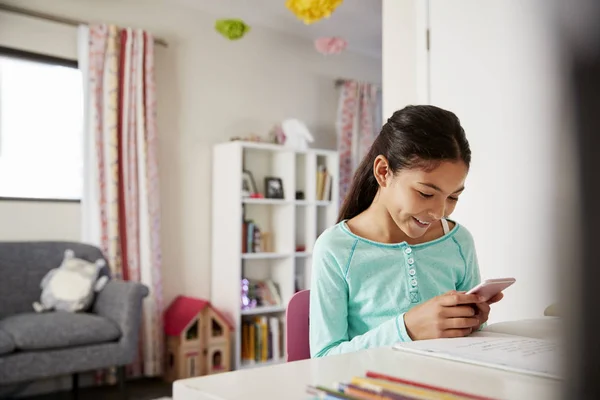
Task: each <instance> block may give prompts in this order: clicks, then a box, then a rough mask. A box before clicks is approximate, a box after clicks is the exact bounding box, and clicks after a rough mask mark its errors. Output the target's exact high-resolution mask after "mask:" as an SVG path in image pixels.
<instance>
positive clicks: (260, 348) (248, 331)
mask: <svg viewBox="0 0 600 400" xmlns="http://www.w3.org/2000/svg"><path fill="white" fill-rule="evenodd" d="M283 332H284V327H283V320H282V319H281V318H280V317H275V316H271V317H269V316H266V315H261V316H256V317H253V318H250V319H246V320H244V321H242V357H241V359H242V362H245V363H255V362H257V363H260V362H267V361H272V360H273V361H279V360H280V359H281V358H282V357H283V354H284V349H283Z"/></svg>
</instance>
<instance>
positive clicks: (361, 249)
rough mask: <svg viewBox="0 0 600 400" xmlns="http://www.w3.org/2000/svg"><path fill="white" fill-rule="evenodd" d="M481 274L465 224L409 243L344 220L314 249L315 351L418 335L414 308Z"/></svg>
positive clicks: (312, 309)
mask: <svg viewBox="0 0 600 400" xmlns="http://www.w3.org/2000/svg"><path fill="white" fill-rule="evenodd" d="M480 280H481V278H480V272H479V266H478V263H477V255H476V252H475V246H474V243H473V238H472V236H471V234H470V233H469V231H468V230H467V229H466V228H465V227H463V226H461V225H459V224H455V226H454V228H452V229H451V230H450V231H449V232H447V233H445V234H444V236H442V237H440V238H438V239H436V240H433V241H430V242H426V243H421V244H417V245H408V244H407V243H406V242H401V243H394V244H387V243H379V242H374V241H371V240H368V239H365V238H362V237H359V236H357V235H355V234H354V233H352V232H351V231H350V229H349V228H348V226H347V225H346V222H345V221H342V222H340V223H338V224H336V225H334V226H332V227H330V228H328V229H327V230H325V231H324V232H323V233H322V234H321V235H320V236H319V237H318V239H317V241H316V242H315V246H314V249H313V261H312V272H311V288H310V353H311V357H312V358H315V357H322V356H326V355H332V354H341V353H347V352H352V351H356V350H362V349H367V348H371V347H381V346H391V345H393V344H394V343H397V342H402V341H411V338H410V336H409V335H408V333H407V331H406V326H405V325H404V314H405V313H406V312H407V311H408V310H409V309H411V308H412V307H414V306H416V305H418V304H420V303H422V302H424V301H427V300H429V299H431V298H433V297H435V296H438V295H440V294H443V293H446V292H448V291H449V290H458V291H467V290H469V289H471V288H472V287H474V286H475V285H477V284H478V283H479V282H480Z"/></svg>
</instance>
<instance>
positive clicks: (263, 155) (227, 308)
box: [211, 141, 339, 369]
mask: <svg viewBox="0 0 600 400" xmlns="http://www.w3.org/2000/svg"><path fill="white" fill-rule="evenodd" d="M212 164H213V171H212V221H211V224H212V274H211V302H212V303H213V304H214V306H215V307H217V308H218V309H219V310H221V311H222V312H224V313H225V314H227V315H229V316H230V317H231V319H232V320H233V323H234V328H235V329H234V330H235V337H234V349H233V351H232V355H233V364H232V365H233V367H234V368H235V369H241V368H251V367H253V366H257V365H270V364H273V363H278V362H282V361H283V356H284V354H283V353H282V354H281V357H280V358H279V359H269V360H268V361H266V362H252V361H247V360H246V361H244V360H242V357H241V356H242V354H241V349H242V333H241V330H242V322H243V320H244V319H247V318H256V317H257V316H262V315H266V316H268V317H272V316H275V317H279V318H281V319H282V320H285V319H284V316H285V309H286V306H287V303H288V301H289V299H290V298H291V297H292V295H293V294H294V293H295V292H296V289H299V290H302V289H308V288H309V285H310V268H311V261H312V259H311V256H312V248H313V245H314V243H315V240H316V239H317V237H318V236H319V235H320V234H321V232H323V231H324V230H325V229H326V228H328V227H330V226H332V225H334V224H335V222H336V219H337V213H338V196H339V194H338V182H339V181H338V179H339V173H338V165H339V159H338V153H337V152H335V151H331V150H320V149H308V150H306V151H296V150H293V149H288V148H285V147H284V146H279V145H274V144H262V143H252V142H241V141H235V142H228V143H222V144H217V145H215V146H214V149H213V163H212ZM320 165H323V166H325V167H326V169H327V172H328V173H329V174H330V175H331V177H332V184H331V196H330V197H329V198H328V199H325V200H320V199H317V171H318V168H319V166H320ZM243 170H249V171H250V172H251V173H252V175H253V177H254V181H255V183H256V186H257V189H258V191H259V192H260V193H262V194H265V191H264V189H265V187H264V178H265V177H267V176H271V177H279V178H281V179H282V183H283V191H284V198H283V199H269V198H258V199H255V198H243V197H242V171H243ZM298 190H301V191H303V192H304V199H301V200H297V199H296V191H298ZM244 217H245V218H246V219H247V220H252V221H254V222H255V223H256V224H257V225H258V226H259V228H260V229H261V231H262V232H269V233H270V236H271V243H272V249H270V250H271V251H269V252H255V253H248V252H247V253H243V252H242V230H243V228H242V221H243V218H244ZM299 245H303V246H304V248H303V249H298V246H299ZM242 278H248V279H258V280H263V279H271V280H272V281H273V282H275V283H276V284H277V285H278V286H279V292H280V296H281V303H280V304H278V305H266V306H262V307H257V308H253V309H249V310H242V288H241V280H242ZM282 329H284V330H285V326H284V325H283V328H282ZM283 338H285V335H283ZM283 348H284V349H285V344H284V346H283Z"/></svg>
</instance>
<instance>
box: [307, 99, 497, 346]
mask: <svg viewBox="0 0 600 400" xmlns="http://www.w3.org/2000/svg"><path fill="white" fill-rule="evenodd" d="M470 161H471V150H470V148H469V143H468V142H467V139H466V137H465V133H464V130H463V128H462V127H461V125H460V121H459V120H458V118H457V117H456V116H455V115H454V114H453V113H451V112H449V111H446V110H443V109H441V108H438V107H434V106H408V107H406V108H404V109H402V110H400V111H397V112H395V113H394V114H393V115H392V117H391V118H390V119H389V120H388V121H387V123H386V124H385V125H384V126H383V128H382V130H381V133H380V134H379V135H378V136H377V138H376V139H375V141H374V143H373V145H372V146H371V148H370V150H369V152H368V154H367V155H366V156H365V158H364V159H363V160H362V162H361V164H360V166H359V167H358V169H357V171H356V173H355V175H354V181H353V182H352V186H351V188H350V190H349V192H348V194H347V195H346V198H345V200H344V203H343V205H342V207H341V210H340V215H339V220H338V223H337V224H336V225H334V226H333V227H331V228H329V229H327V230H326V231H325V232H323V233H322V234H321V235H320V236H319V238H318V239H317V241H316V243H315V246H314V251H313V271H312V277H311V280H312V283H311V291H310V351H311V357H322V356H325V355H330V354H340V353H346V352H350V351H355V350H360V349H366V348H370V347H377V346H389V345H393V344H394V343H396V342H399V341H411V340H420V339H430V338H441V337H458V336H466V335H468V334H470V333H471V332H473V331H474V330H477V329H479V328H480V327H481V326H482V325H483V324H484V323H485V322H486V321H487V319H488V314H489V311H490V304H492V303H495V302H497V301H499V300H500V299H501V298H502V294H499V295H497V296H495V297H494V298H492V299H490V300H489V301H488V302H484V301H482V299H480V298H479V297H478V296H476V295H467V294H465V293H464V292H465V291H468V290H469V289H471V288H472V287H473V286H475V285H477V284H478V283H479V282H480V274H479V267H478V264H477V256H476V252H475V248H474V244H473V238H472V237H471V235H470V233H469V231H468V230H467V229H466V228H465V227H463V226H461V225H459V224H458V223H456V222H453V221H451V220H449V219H447V217H448V216H449V215H450V214H451V213H452V211H454V207H455V206H456V203H457V201H458V197H459V195H460V194H461V193H462V191H463V190H464V182H465V179H466V177H467V172H468V170H469V164H470Z"/></svg>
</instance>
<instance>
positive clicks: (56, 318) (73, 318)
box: [0, 311, 121, 351]
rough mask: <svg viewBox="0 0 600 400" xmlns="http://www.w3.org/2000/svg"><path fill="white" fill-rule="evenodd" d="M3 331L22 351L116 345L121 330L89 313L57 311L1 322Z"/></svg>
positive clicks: (26, 314)
mask: <svg viewBox="0 0 600 400" xmlns="http://www.w3.org/2000/svg"><path fill="white" fill-rule="evenodd" d="M0 331H4V332H6V333H8V334H9V335H10V337H11V338H12V340H13V341H14V345H15V346H16V348H17V349H18V350H23V351H27V350H47V349H59V348H65V347H72V346H85V345H90V344H98V343H105V342H111V341H116V340H118V339H119V338H120V336H121V331H120V330H119V328H118V326H117V325H116V324H115V323H114V322H113V321H111V320H109V319H108V318H104V317H100V316H98V315H94V314H88V313H70V312H64V311H55V312H47V313H40V314H38V313H25V314H19V315H14V316H11V317H8V318H4V319H2V320H0Z"/></svg>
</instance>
